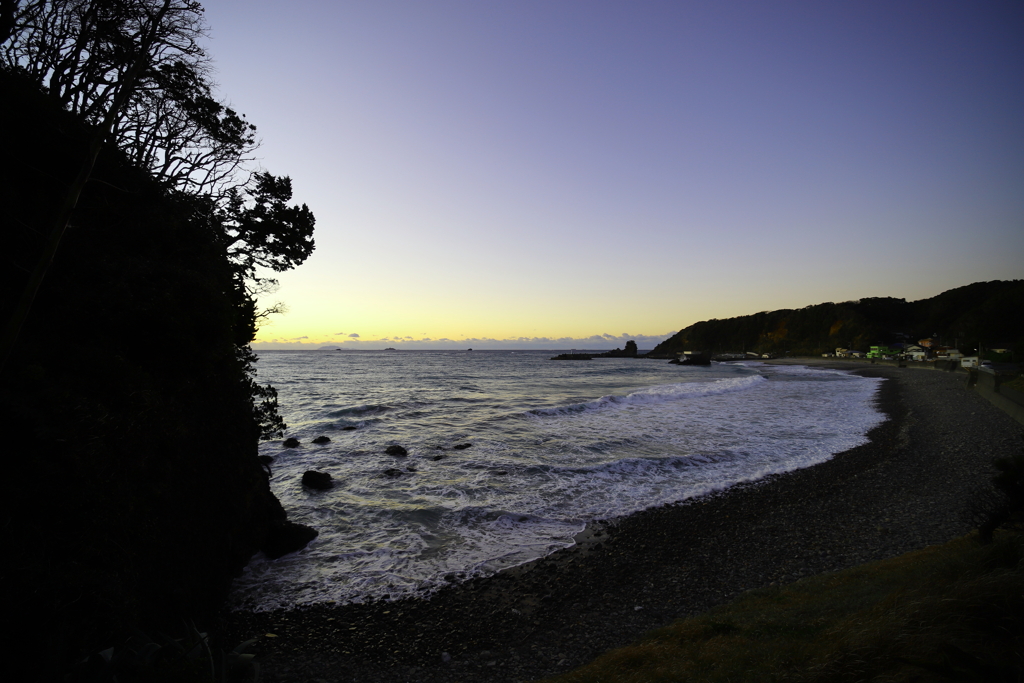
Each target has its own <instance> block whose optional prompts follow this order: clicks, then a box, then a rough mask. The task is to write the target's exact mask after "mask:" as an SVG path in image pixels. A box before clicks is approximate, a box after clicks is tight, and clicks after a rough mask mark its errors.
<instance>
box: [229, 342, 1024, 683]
mask: <svg viewBox="0 0 1024 683" xmlns="http://www.w3.org/2000/svg"><path fill="white" fill-rule="evenodd" d="M796 362H797V363H798V364H802V365H815V366H828V367H837V368H840V369H843V370H855V371H856V373H857V374H861V375H864V376H869V377H883V378H886V381H885V382H883V383H882V385H881V387H880V389H879V392H878V396H877V401H878V405H879V408H880V409H881V410H883V411H884V412H885V413H886V414H887V415H888V417H889V419H888V420H887V421H886V422H884V423H883V424H881V425H879V426H878V427H876V428H875V429H873V430H872V431H871V432H870V433H869V438H870V442H869V443H867V444H865V445H863V446H860V447H857V448H854V449H851V450H849V451H846V452H844V453H841V454H839V455H837V456H836V457H834V458H833V459H832V460H829V461H828V462H825V463H822V464H819V465H816V466H814V467H809V468H806V469H803V470H798V471H796V472H792V473H789V474H785V475H777V476H772V477H769V478H767V479H765V480H762V481H760V482H757V483H754V484H748V485H742V486H737V487H733V488H732V489H729V490H728V491H725V492H723V493H721V494H717V495H713V496H708V497H704V498H701V499H697V500H694V501H690V502H686V503H682V504H677V505H670V506H663V507H659V508H653V509H650V510H645V511H643V512H639V513H636V514H634V515H630V516H628V517H624V518H621V519H618V520H615V522H614V523H613V524H609V525H605V526H603V527H592V528H589V529H588V530H587V531H586V532H584V533H583V534H581V536H580V537H579V538H578V543H577V545H576V546H575V547H573V548H569V549H566V550H563V551H560V552H557V553H555V554H553V555H550V556H548V557H546V558H543V559H540V560H537V561H535V562H531V563H529V564H527V565H523V566H522V567H518V568H515V569H512V570H508V571H505V572H502V573H500V574H497V575H495V576H492V577H489V578H486V579H478V580H475V581H470V582H468V583H464V584H460V585H458V586H453V587H450V588H447V589H444V590H442V591H440V592H438V593H437V594H435V595H434V596H432V597H431V598H430V599H429V600H422V599H409V600H401V601H396V602H389V603H384V602H381V603H372V604H365V605H318V606H314V607H309V608H304V609H296V610H291V611H287V612H269V613H248V612H236V613H229V614H226V615H224V616H223V623H222V625H221V626H222V628H221V630H222V631H223V632H224V633H225V634H226V644H228V645H229V646H230V645H233V644H235V643H238V642H241V641H243V640H247V639H249V638H253V637H256V638H257V642H256V644H255V646H254V648H253V649H252V650H251V651H255V652H256V653H257V654H258V655H259V657H258V661H259V662H260V663H261V667H262V669H261V680H264V681H271V682H276V681H296V682H302V683H305V682H306V681H312V682H314V683H323V682H327V681H329V682H332V683H333V682H335V681H338V682H342V681H344V682H346V683H347V682H349V681H353V682H354V681H359V682H367V681H370V682H373V681H382V682H384V681H386V682H389V683H391V682H395V681H423V682H430V683H434V682H436V683H449V682H454V681H462V682H463V683H469V682H470V681H530V680H535V679H538V678H542V677H545V676H549V675H552V674H556V673H561V672H564V671H568V670H570V669H572V668H575V667H578V666H580V665H582V664H585V663H587V662H589V661H591V660H593V659H594V658H595V657H597V656H598V655H600V654H602V653H603V652H605V651H607V650H609V649H611V648H615V647H621V646H623V645H626V644H629V643H630V642H632V641H633V640H634V639H636V638H637V637H639V636H641V635H642V634H643V633H645V632H646V631H648V630H650V629H652V628H657V627H659V626H664V625H666V624H668V623H670V622H672V621H673V620H674V619H676V618H678V617H684V616H689V615H693V614H697V613H700V612H703V611H705V610H707V609H708V608H710V607H713V606H714V605H717V604H721V603H723V602H726V601H728V600H729V599H731V598H732V597H734V596H736V595H737V594H739V593H741V592H743V591H745V590H749V589H752V588H760V587H764V586H768V585H781V584H786V583H790V582H792V581H795V580H797V579H799V578H801V577H803V576H808V575H812V574H817V573H821V572H827V571H834V570H837V569H843V568H846V567H850V566H853V565H857V564H860V563H863V562H867V561H871V560H876V559H881V558H885V557H891V556H893V555H898V554H900V553H903V552H906V551H909V550H914V549H917V548H922V547H924V546H927V545H932V544H935V543H942V542H945V541H948V540H950V539H952V538H954V537H956V536H959V535H962V534H964V533H966V532H968V531H969V530H970V528H969V525H968V524H967V522H966V521H964V519H963V515H962V511H963V509H964V508H965V506H966V504H967V503H968V501H969V500H970V498H971V496H972V493H973V492H974V491H976V490H977V489H978V488H980V487H982V486H985V485H987V482H988V480H989V478H990V477H991V476H992V468H991V465H990V463H991V460H992V458H994V457H1000V456H1008V455H1011V454H1013V453H1015V452H1017V451H1019V449H1020V448H1021V446H1022V444H1024V427H1022V426H1021V425H1020V424H1018V423H1017V422H1015V421H1014V420H1013V419H1011V418H1010V417H1009V416H1007V415H1006V414H1004V413H1003V412H1001V411H999V410H998V409H996V408H994V407H993V406H992V405H991V404H989V403H988V402H987V401H985V400H984V399H983V398H982V397H980V396H978V395H977V394H976V393H974V392H973V391H970V390H968V389H967V388H966V386H965V383H966V378H965V376H964V375H962V374H954V373H945V372H938V371H932V372H927V371H921V370H912V369H903V368H895V367H886V366H874V365H864V366H851V364H849V363H843V364H838V365H837V364H830V363H828V362H826V361H811V360H800V361H796ZM266 634H274V636H275V637H269V636H267V635H266Z"/></svg>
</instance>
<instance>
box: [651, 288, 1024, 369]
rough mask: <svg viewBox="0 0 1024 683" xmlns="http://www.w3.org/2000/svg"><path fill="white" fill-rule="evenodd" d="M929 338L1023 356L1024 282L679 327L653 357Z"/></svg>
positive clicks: (830, 348) (794, 350)
mask: <svg viewBox="0 0 1024 683" xmlns="http://www.w3.org/2000/svg"><path fill="white" fill-rule="evenodd" d="M928 337H931V338H935V339H937V341H938V342H939V343H941V344H943V345H948V346H957V347H959V348H961V349H962V350H974V349H977V348H979V347H982V348H993V347H1006V348H1011V349H1014V350H1015V353H1016V354H1017V356H1019V355H1020V354H1021V352H1022V351H1024V280H1009V281H1001V280H994V281H992V282H976V283H974V284H971V285H967V286H965V287H958V288H956V289H951V290H949V291H947V292H943V293H941V294H939V295H937V296H934V297H931V298H930V299H921V300H919V301H909V302H908V301H906V300H905V299H896V298H892V297H874V298H866V299H860V300H858V301H845V302H842V303H832V302H828V303H822V304H816V305H814V306H807V307H805V308H800V309H782V310H778V311H763V312H761V313H755V314H753V315H744V316H739V317H736V318H728V319H725V320H717V319H712V320H705V321H702V322H698V323H694V324H693V325H690V326H689V327H686V328H685V329H683V330H680V331H679V332H677V333H676V334H674V335H673V336H671V337H669V338H668V339H666V340H665V341H663V342H662V343H661V344H659V345H658V346H657V347H655V349H654V350H653V351H651V353H650V355H651V356H656V357H674V356H676V355H677V354H678V353H680V352H683V351H703V352H708V353H712V354H724V353H744V352H755V353H758V354H771V355H782V354H789V355H819V354H822V353H829V352H834V351H835V349H836V348H850V349H857V350H863V351H867V350H868V347H870V346H873V345H879V344H891V343H895V342H900V341H908V340H909V341H911V342H916V341H917V340H919V339H923V338H928ZM1017 360H1019V358H1017Z"/></svg>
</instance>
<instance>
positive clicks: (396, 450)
mask: <svg viewBox="0 0 1024 683" xmlns="http://www.w3.org/2000/svg"><path fill="white" fill-rule="evenodd" d="M384 452H385V453H387V454H388V455H396V456H399V457H402V456H405V455H409V451H407V450H405V449H404V448H402V447H401V446H399V445H397V444H396V445H392V446H388V447H387V450H385V451H384Z"/></svg>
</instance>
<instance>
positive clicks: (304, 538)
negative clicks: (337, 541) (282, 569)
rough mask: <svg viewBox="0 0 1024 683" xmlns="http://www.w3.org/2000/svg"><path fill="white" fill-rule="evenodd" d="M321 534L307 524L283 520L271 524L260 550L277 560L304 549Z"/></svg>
mask: <svg viewBox="0 0 1024 683" xmlns="http://www.w3.org/2000/svg"><path fill="white" fill-rule="evenodd" d="M319 535H320V532H318V531H317V530H316V529H314V528H312V527H308V526H306V525H305V524H296V523H295V522H285V521H281V522H278V523H276V524H274V525H273V526H271V528H270V531H269V532H268V533H267V538H266V540H265V541H264V542H263V547H262V548H260V550H262V551H263V554H265V555H266V556H267V557H269V558H270V559H272V560H276V559H277V558H279V557H282V556H284V555H287V554H288V553H294V552H296V551H298V550H302V549H303V548H305V547H306V545H307V544H308V543H309V542H310V541H312V540H313V539H314V538H316V537H317V536H319Z"/></svg>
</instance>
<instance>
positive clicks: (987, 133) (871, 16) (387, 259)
mask: <svg viewBox="0 0 1024 683" xmlns="http://www.w3.org/2000/svg"><path fill="white" fill-rule="evenodd" d="M205 7H206V17H207V22H208V24H209V26H210V36H211V38H210V41H209V45H208V47H209V51H210V53H211V56H212V58H213V62H214V67H215V69H216V73H215V77H216V80H217V82H218V83H219V84H220V91H219V92H220V95H221V96H222V97H223V98H224V99H225V100H226V101H228V102H229V103H231V104H232V105H233V106H235V107H236V108H237V109H238V110H239V111H241V112H244V113H245V114H246V115H247V116H248V118H249V120H251V121H252V122H253V123H255V124H256V125H257V126H258V128H259V135H260V137H261V138H262V139H263V146H262V148H261V150H260V152H259V156H260V158H261V163H262V164H263V166H264V167H265V168H266V169H267V170H269V171H271V172H272V173H275V174H280V175H289V176H291V177H292V179H293V183H294V188H295V199H296V200H297V201H299V202H305V203H307V204H308V205H309V207H310V208H311V209H312V210H313V212H314V213H315V214H316V217H317V231H316V235H315V238H316V243H317V249H316V251H315V252H314V254H313V255H312V256H311V257H310V259H309V260H308V261H307V262H306V263H305V264H304V265H302V266H300V267H299V268H298V269H296V270H294V271H291V272H287V273H283V274H281V276H280V277H279V279H280V281H281V287H280V289H279V291H278V292H277V293H276V294H275V295H273V296H271V297H267V299H266V301H265V303H272V302H273V301H277V300H280V301H283V302H284V303H285V304H286V305H287V307H288V312H287V313H286V314H284V315H279V316H276V317H275V318H274V319H273V321H272V324H270V325H267V326H265V327H264V328H263V329H261V330H260V332H259V335H258V337H257V342H258V343H257V344H256V345H255V347H256V348H316V347H319V346H322V345H325V344H334V345H342V344H343V345H344V346H345V347H348V348H382V347H383V346H398V347H404V348H441V347H444V346H446V345H449V344H447V343H446V342H439V341H438V340H440V339H449V340H452V341H451V344H450V346H452V347H453V348H462V347H465V346H474V348H476V347H481V348H488V347H494V348H514V347H517V346H531V345H532V346H534V347H536V348H555V349H558V348H563V347H565V348H570V347H572V346H576V347H577V348H584V347H585V348H598V347H599V346H600V345H603V346H604V347H611V346H621V345H622V343H623V342H624V340H625V339H627V338H634V339H637V340H638V341H640V342H641V343H640V346H641V348H651V347H653V346H654V344H655V343H656V342H657V341H660V340H661V339H664V338H665V337H667V336H668V335H669V334H671V333H673V332H675V331H677V330H679V329H681V328H683V327H685V326H686V325H689V324H691V323H693V322H696V321H698V320H704V319H708V318H727V317H732V316H736V315H745V314H748V313H755V312H757V311H761V310H773V309H778V308H796V307H803V306H807V305H811V304H816V303H821V302H824V301H845V300H849V299H855V298H860V297H865V296H897V297H904V298H907V299H908V300H915V299H920V298H925V297H930V296H934V295H935V294H938V293H939V292H942V291H944V290H947V289H951V288H953V287H958V286H962V285H966V284H969V283H971V282H976V281H979V280H994V279H1015V278H1022V277H1024V5H1022V4H1021V3H1019V2H985V1H980V2H970V3H965V2H941V1H922V2H899V1H897V2H892V1H891V0H889V1H866V2H857V3H849V2H827V1H820V0H816V1H814V2H785V1H782V2H625V1H622V2H602V1H596V2H581V1H573V2H570V1H559V0H554V1H553V0H544V1H538V2H532V1H528V0H515V1H514V2H473V1H462V2H444V1H436V2H435V1H431V2H422V1H419V0H412V1H408V2H399V1H392V0H381V1H379V2H366V1H363V2H346V1H341V2H329V3H328V2H312V1H306V0H302V1H295V2H291V3H287V4H282V3H276V2H275V3H272V2H241V1H236V0H208V1H207V2H206V3H205ZM353 334H356V335H359V336H358V337H352V336H350V335H353ZM595 335H607V336H606V337H603V339H605V342H603V343H599V342H597V341H596V340H595V339H594V336H595ZM523 338H529V339H532V338H539V339H540V341H537V342H533V343H532V344H527V343H525V342H520V341H515V340H520V339H523ZM422 339H429V340H430V341H416V340H422ZM487 339H493V340H497V341H493V342H488V341H486V340H487ZM397 340H401V342H400V343H395V342H396V341H397Z"/></svg>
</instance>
